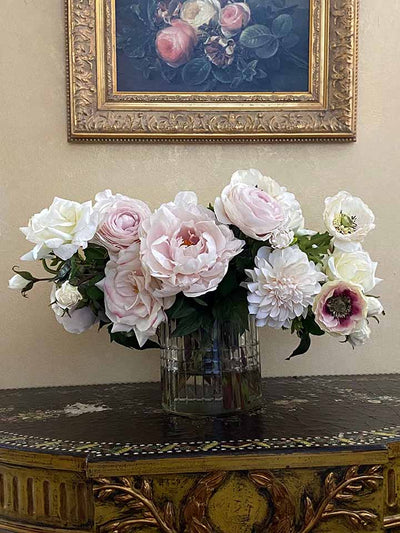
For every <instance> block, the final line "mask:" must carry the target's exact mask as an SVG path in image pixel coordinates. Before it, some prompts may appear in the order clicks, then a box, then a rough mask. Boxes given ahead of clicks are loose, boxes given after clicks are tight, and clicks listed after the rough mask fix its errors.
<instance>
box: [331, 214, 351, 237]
mask: <svg viewBox="0 0 400 533" xmlns="http://www.w3.org/2000/svg"><path fill="white" fill-rule="evenodd" d="M333 225H334V227H335V229H336V230H337V231H338V232H339V233H341V234H342V235H349V234H351V233H354V232H355V231H356V229H357V217H356V216H355V215H347V214H346V213H343V211H340V213H338V214H337V215H336V216H335V218H334V219H333Z"/></svg>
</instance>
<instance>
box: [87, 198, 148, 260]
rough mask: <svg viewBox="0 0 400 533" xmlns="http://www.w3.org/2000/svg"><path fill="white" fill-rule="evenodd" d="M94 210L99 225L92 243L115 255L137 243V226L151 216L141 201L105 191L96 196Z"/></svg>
mask: <svg viewBox="0 0 400 533" xmlns="http://www.w3.org/2000/svg"><path fill="white" fill-rule="evenodd" d="M94 210H95V211H96V212H97V213H98V214H99V224H98V227H97V231H96V234H95V237H94V239H93V241H94V242H96V243H98V244H101V245H102V246H104V247H105V248H107V250H108V251H109V252H110V254H117V253H118V252H119V251H120V250H123V249H125V248H128V247H129V246H130V245H131V244H133V243H134V242H138V241H139V236H138V229H139V225H140V223H141V222H142V220H144V219H145V218H146V217H148V216H150V215H151V211H150V208H149V207H148V205H147V204H145V203H144V202H142V201H141V200H135V199H133V198H129V196H124V195H123V194H112V192H111V191H110V190H109V189H107V190H105V191H103V192H99V193H98V194H96V204H95V206H94Z"/></svg>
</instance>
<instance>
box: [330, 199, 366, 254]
mask: <svg viewBox="0 0 400 533" xmlns="http://www.w3.org/2000/svg"><path fill="white" fill-rule="evenodd" d="M323 217H324V222H325V226H326V229H327V230H328V232H329V234H330V235H332V237H334V244H335V246H336V247H337V248H340V249H341V250H343V251H347V252H352V251H355V250H359V249H360V248H361V246H360V243H361V242H362V241H363V240H364V238H365V237H366V236H367V235H368V233H369V232H370V231H371V230H372V229H374V228H375V224H374V221H375V216H374V214H373V212H372V211H371V209H370V208H369V207H368V206H367V205H366V204H365V203H364V202H363V201H362V200H361V198H357V197H356V196H352V195H351V194H350V193H348V192H346V191H341V192H339V193H338V194H336V196H333V197H331V198H327V199H326V200H325V210H324V215H323Z"/></svg>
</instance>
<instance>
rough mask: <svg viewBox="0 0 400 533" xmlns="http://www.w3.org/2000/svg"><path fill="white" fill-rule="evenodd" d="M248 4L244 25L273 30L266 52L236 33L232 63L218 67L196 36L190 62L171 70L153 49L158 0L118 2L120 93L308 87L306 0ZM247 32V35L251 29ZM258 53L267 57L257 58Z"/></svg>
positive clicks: (265, 0) (257, 0) (256, 0)
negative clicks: (244, 44)
mask: <svg viewBox="0 0 400 533" xmlns="http://www.w3.org/2000/svg"><path fill="white" fill-rule="evenodd" d="M166 1H167V3H168V1H169V0H166ZM225 1H226V0H223V2H225ZM247 3H248V5H249V7H250V10H251V19H250V22H249V24H248V26H247V28H248V27H250V26H253V25H258V26H262V27H264V28H267V30H268V31H271V36H270V37H269V41H268V43H267V44H266V45H265V46H266V49H267V53H260V54H259V53H258V52H257V50H256V49H255V48H246V47H245V46H242V44H241V37H240V35H238V36H235V37H234V40H235V42H236V47H235V54H234V61H233V63H232V65H231V66H229V67H227V68H220V67H217V66H215V65H213V64H212V63H211V62H210V61H209V60H208V59H207V57H206V55H205V54H204V43H203V42H202V41H201V40H200V42H199V43H198V45H197V46H196V48H195V50H194V53H193V56H192V58H191V62H190V64H188V63H187V64H186V65H182V66H180V67H178V68H172V67H170V66H168V65H167V64H166V63H165V62H164V61H162V60H161V59H160V58H159V57H158V54H157V52H156V48H155V38H156V35H157V32H158V31H160V30H161V29H162V28H164V27H166V26H167V24H166V23H161V24H160V23H159V22H158V23H156V22H155V17H154V13H155V12H156V10H157V9H158V8H159V5H160V2H159V0H116V2H115V5H116V31H117V88H118V91H123V92H134V91H138V92H166V91H170V92H205V91H206V92H207V91H208V92H306V91H308V78H309V76H308V69H309V25H310V0H248V2H247ZM164 4H165V2H164ZM274 21H275V22H274ZM272 28H275V31H276V33H275V34H274V33H273V32H272ZM203 30H205V32H207V31H210V33H211V32H212V31H214V33H215V32H216V31H218V29H214V30H208V29H207V28H203ZM267 30H266V31H267ZM288 30H289V31H288ZM247 34H248V35H249V36H251V33H249V31H248V32H247ZM268 47H269V49H268ZM264 49H265V48H264ZM258 54H259V55H267V56H268V55H270V57H268V58H261V57H259V55H258ZM221 80H222V81H221Z"/></svg>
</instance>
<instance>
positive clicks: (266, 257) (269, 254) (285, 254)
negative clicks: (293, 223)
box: [245, 246, 325, 329]
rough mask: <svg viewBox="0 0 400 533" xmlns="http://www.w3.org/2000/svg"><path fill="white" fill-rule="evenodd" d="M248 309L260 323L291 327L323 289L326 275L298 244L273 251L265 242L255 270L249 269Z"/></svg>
mask: <svg viewBox="0 0 400 533" xmlns="http://www.w3.org/2000/svg"><path fill="white" fill-rule="evenodd" d="M246 274H247V275H248V276H249V278H250V280H251V281H248V282H246V284H245V285H246V286H247V289H248V291H249V292H248V296H247V300H248V303H249V313H250V314H251V315H255V316H256V325H257V326H258V327H262V326H270V327H272V328H275V329H279V328H282V327H284V328H288V327H290V324H291V321H292V320H293V319H294V318H296V317H298V316H306V314H307V310H308V307H309V306H310V305H311V304H312V303H313V301H314V297H315V296H316V295H317V294H318V293H319V291H320V290H321V285H320V282H322V281H324V280H325V275H324V274H323V273H322V272H319V271H318V270H317V268H316V266H315V265H314V263H312V262H311V261H309V260H308V257H307V255H306V254H305V253H304V252H302V251H301V250H300V248H299V247H298V246H290V247H289V248H284V249H283V250H274V251H271V249H270V248H268V247H266V246H263V247H262V248H260V250H259V251H258V253H257V256H256V258H255V268H254V270H246Z"/></svg>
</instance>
